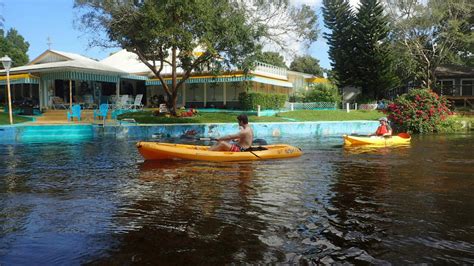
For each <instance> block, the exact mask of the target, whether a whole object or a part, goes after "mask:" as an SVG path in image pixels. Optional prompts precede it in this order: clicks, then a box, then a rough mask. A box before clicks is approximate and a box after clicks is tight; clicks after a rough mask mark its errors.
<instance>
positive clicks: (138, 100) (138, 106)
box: [131, 94, 143, 110]
mask: <svg viewBox="0 0 474 266" xmlns="http://www.w3.org/2000/svg"><path fill="white" fill-rule="evenodd" d="M142 99H143V94H137V96H135V101H134V102H133V104H132V106H131V108H132V109H136V110H142V109H143V104H142Z"/></svg>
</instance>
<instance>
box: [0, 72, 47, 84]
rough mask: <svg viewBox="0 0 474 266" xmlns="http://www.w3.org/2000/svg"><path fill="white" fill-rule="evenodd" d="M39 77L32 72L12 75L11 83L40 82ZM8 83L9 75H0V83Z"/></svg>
mask: <svg viewBox="0 0 474 266" xmlns="http://www.w3.org/2000/svg"><path fill="white" fill-rule="evenodd" d="M39 80H40V79H39V77H37V76H33V75H31V74H15V75H10V84H22V83H23V84H39ZM6 84H7V76H0V85H6Z"/></svg>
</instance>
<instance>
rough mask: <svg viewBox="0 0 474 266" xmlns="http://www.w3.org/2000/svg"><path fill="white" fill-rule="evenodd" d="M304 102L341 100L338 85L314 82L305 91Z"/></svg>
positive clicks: (336, 101)
mask: <svg viewBox="0 0 474 266" xmlns="http://www.w3.org/2000/svg"><path fill="white" fill-rule="evenodd" d="M304 102H332V103H339V102H341V96H340V95H339V92H338V90H337V87H336V86H334V85H332V84H327V83H323V84H314V85H312V86H311V88H310V90H309V91H307V92H306V93H305V97H304Z"/></svg>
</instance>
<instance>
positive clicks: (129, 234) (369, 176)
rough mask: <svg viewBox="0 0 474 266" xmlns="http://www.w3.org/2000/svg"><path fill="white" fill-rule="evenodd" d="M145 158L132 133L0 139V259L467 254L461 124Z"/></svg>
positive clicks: (470, 158)
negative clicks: (374, 141)
mask: <svg viewBox="0 0 474 266" xmlns="http://www.w3.org/2000/svg"><path fill="white" fill-rule="evenodd" d="M268 141H269V142H270V143H276V142H287V143H291V144H293V145H296V146H299V147H301V148H302V149H303V151H304V152H305V154H304V155H303V156H302V157H300V158H296V159H290V160H274V161H262V162H245V163H208V162H189V161H167V162H146V163H144V162H143V160H142V158H141V157H140V155H139V154H138V152H137V150H136V148H135V141H134V140H115V139H98V140H84V141H71V142H62V143H28V144H22V143H17V144H0V264H1V265H19V264H20V265H21V264H41V265H53V264H66V265H77V264H186V265H194V264H227V263H233V262H234V263H252V264H256V263H276V262H290V263H298V262H299V263H301V262H303V263H304V262H322V263H332V262H350V263H360V262H369V263H376V264H379V263H393V264H411V263H430V264H431V263H433V264H452V263H456V264H474V192H473V190H474V152H473V148H474V135H473V134H467V135H451V136H425V137H415V138H414V139H413V142H412V145H411V146H410V147H399V148H378V149H372V150H368V149H345V148H343V147H342V139H341V138H336V137H324V138H323V137H322V138H304V139H300V140H292V139H268Z"/></svg>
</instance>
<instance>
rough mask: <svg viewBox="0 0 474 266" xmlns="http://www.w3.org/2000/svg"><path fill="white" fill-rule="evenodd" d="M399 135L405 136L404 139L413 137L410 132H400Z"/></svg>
mask: <svg viewBox="0 0 474 266" xmlns="http://www.w3.org/2000/svg"><path fill="white" fill-rule="evenodd" d="M397 136H399V137H400V138H404V139H409V138H411V136H410V134H408V133H400V134H398V135H397Z"/></svg>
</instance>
